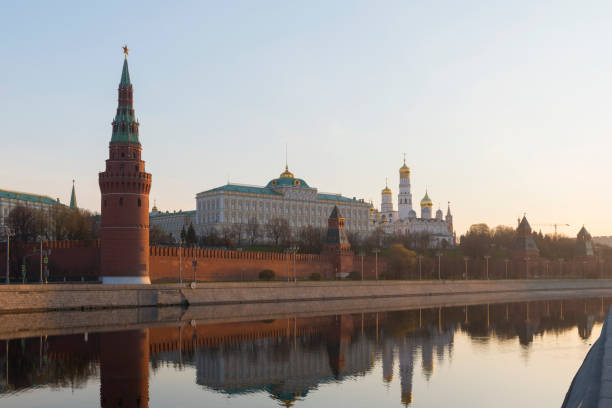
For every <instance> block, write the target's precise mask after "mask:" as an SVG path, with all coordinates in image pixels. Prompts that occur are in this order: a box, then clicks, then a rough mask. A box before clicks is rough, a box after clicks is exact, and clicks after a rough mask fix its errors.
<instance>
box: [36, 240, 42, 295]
mask: <svg viewBox="0 0 612 408" xmlns="http://www.w3.org/2000/svg"><path fill="white" fill-rule="evenodd" d="M37 238H38V240H39V241H40V283H43V249H42V240H43V239H42V235H39V236H38V237H37Z"/></svg>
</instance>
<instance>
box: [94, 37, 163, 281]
mask: <svg viewBox="0 0 612 408" xmlns="http://www.w3.org/2000/svg"><path fill="white" fill-rule="evenodd" d="M123 51H124V53H125V59H124V61H123V71H122V72H121V81H120V82H119V103H118V106H117V114H116V115H115V120H113V123H112V126H113V135H112V138H111V141H110V144H109V149H108V150H109V154H108V159H107V160H106V170H105V171H104V172H101V173H100V174H99V178H98V181H99V184H100V192H101V193H102V202H101V212H102V221H101V228H100V240H101V242H100V246H101V254H100V271H101V276H102V283H121V284H126V283H127V284H129V283H151V281H150V278H149V191H150V190H151V174H149V173H146V172H145V162H144V161H142V160H141V157H140V155H141V151H142V147H141V145H140V140H139V137H138V126H139V123H138V121H137V120H136V118H135V115H134V106H133V89H132V83H131V82H130V73H129V70H128V62H127V54H128V48H127V47H124V48H123Z"/></svg>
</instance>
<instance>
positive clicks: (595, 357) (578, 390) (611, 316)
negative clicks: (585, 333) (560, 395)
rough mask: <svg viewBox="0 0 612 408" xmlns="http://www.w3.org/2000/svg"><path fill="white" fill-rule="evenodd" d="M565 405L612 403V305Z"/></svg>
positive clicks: (600, 407)
mask: <svg viewBox="0 0 612 408" xmlns="http://www.w3.org/2000/svg"><path fill="white" fill-rule="evenodd" d="M562 407H563V408H604V407H605V408H609V407H612V307H611V308H610V311H608V316H607V317H606V320H605V322H604V324H603V327H602V329H601V335H600V336H599V339H597V341H596V342H595V344H593V346H592V347H591V350H589V353H588V354H587V356H586V358H585V359H584V362H583V363H582V365H581V366H580V369H579V370H578V372H577V373H576V376H575V377H574V380H573V381H572V384H571V385H570V388H569V390H568V391H567V394H566V396H565V400H564V401H563V405H562Z"/></svg>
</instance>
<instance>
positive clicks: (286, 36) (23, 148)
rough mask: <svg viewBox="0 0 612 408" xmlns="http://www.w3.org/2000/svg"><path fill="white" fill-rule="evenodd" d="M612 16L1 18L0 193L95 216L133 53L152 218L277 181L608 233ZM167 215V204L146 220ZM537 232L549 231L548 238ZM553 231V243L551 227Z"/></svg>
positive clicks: (469, 218) (489, 5) (292, 6)
mask: <svg viewBox="0 0 612 408" xmlns="http://www.w3.org/2000/svg"><path fill="white" fill-rule="evenodd" d="M611 21H612V2H610V1H587V2H576V1H533V0H530V1H513V2H507V1H461V2H459V1H453V2H445V1H432V2H424V1H423V2H410V1H397V2H394V1H383V2H372V1H321V2H316V1H307V2H306V1H305V2H286V1H278V2H266V1H256V2H255V1H245V2H238V1H228V2H218V1H211V2H201V1H197V2H196V1H194V2H186V1H185V2H183V1H181V2H160V3H159V4H155V2H135V1H134V2H126V1H120V2H119V1H117V2H112V1H105V2H97V4H93V2H62V1H57V2H46V1H41V2H33V1H23V2H20V1H5V2H3V4H2V7H1V11H0V35H1V36H2V39H3V40H2V41H0V54H1V55H2V63H1V64H0V140H1V143H0V146H1V152H2V160H1V161H0V188H5V189H13V190H20V191H27V192H33V193H39V194H46V195H50V196H52V197H59V198H60V199H61V200H62V201H63V202H68V201H69V198H70V188H71V180H72V179H73V178H74V179H76V186H77V199H78V203H79V206H82V207H85V208H89V209H91V210H97V211H99V208H100V203H99V200H100V192H99V188H98V184H97V177H98V172H99V171H101V170H103V169H104V160H105V159H106V157H107V155H108V151H107V146H108V142H109V141H110V137H111V125H110V124H111V121H112V119H113V116H114V111H115V108H116V105H117V86H118V83H119V79H120V74H121V64H122V62H123V55H122V50H121V46H122V45H123V44H124V43H127V45H128V46H129V48H130V49H131V52H130V55H129V63H130V74H131V78H132V82H133V84H134V94H135V97H134V100H135V109H136V113H137V116H138V117H139V119H140V122H141V126H140V136H141V143H142V145H143V158H144V159H145V160H146V161H147V170H148V171H150V172H151V173H152V174H153V187H152V190H151V203H153V199H154V198H155V199H157V204H158V207H160V209H162V210H166V209H169V210H174V209H176V210H178V209H184V210H186V209H194V208H195V194H197V193H198V192H200V191H203V190H206V189H209V188H213V187H216V186H219V185H222V184H225V183H226V182H227V180H228V177H229V179H230V180H231V182H236V183H244V184H256V185H265V184H266V183H267V182H268V181H269V180H270V179H272V178H274V177H277V176H278V175H279V174H280V173H281V171H282V170H283V167H284V164H285V144H288V150H289V168H290V170H291V171H293V172H294V173H295V175H296V176H297V177H300V178H303V179H305V180H306V181H307V182H308V183H309V184H310V185H311V186H314V187H317V188H318V189H319V191H323V192H337V193H342V194H344V195H346V196H349V197H353V196H356V197H359V198H365V199H367V200H369V199H372V200H373V201H374V203H375V204H376V206H377V207H378V205H379V203H380V190H381V189H382V188H383V187H384V184H385V177H388V178H389V186H390V187H391V188H392V189H393V192H394V201H395V206H396V207H397V195H396V194H397V184H398V182H399V180H398V168H399V167H400V166H401V164H402V153H403V152H406V155H407V163H408V165H409V166H410V167H411V169H412V188H413V202H414V203H415V204H417V205H418V203H419V201H420V199H421V198H422V197H423V195H424V193H425V188H426V186H427V187H428V189H429V195H430V196H431V198H432V199H433V200H434V202H435V203H436V209H437V207H438V203H440V204H441V205H442V206H443V207H444V208H445V207H446V202H447V201H451V206H452V211H453V215H454V219H455V227H456V229H457V232H458V233H459V234H461V233H463V232H465V230H466V229H467V228H468V227H469V225H471V224H473V223H478V222H485V223H487V224H489V225H491V226H494V225H498V224H506V225H513V226H514V225H515V223H516V218H517V217H518V216H519V215H522V214H523V212H527V217H528V219H529V220H530V222H531V223H532V225H533V224H538V223H553V222H559V223H568V224H571V226H570V227H569V228H565V229H562V230H561V231H562V232H564V233H567V234H570V235H573V234H575V233H576V232H577V231H578V229H579V228H580V227H581V226H582V224H585V225H586V227H587V229H589V231H590V232H591V233H592V234H593V235H612V217H610V212H611V211H612V208H611V207H612V205H611V204H612V191H611V189H610V184H611V183H610V176H611V175H612V171H611V170H612V157H611V152H612V142H611V141H610V140H611V135H612V120H611V116H610V112H611V110H612V97H611V96H612V52H611V51H610V50H611V46H610V43H611V41H610V40H611V34H610V33H611V31H610V22H611ZM151 205H152V204H151ZM535 228H536V229H539V227H537V226H536V227H535ZM542 230H543V231H544V232H546V231H551V229H550V228H547V227H542Z"/></svg>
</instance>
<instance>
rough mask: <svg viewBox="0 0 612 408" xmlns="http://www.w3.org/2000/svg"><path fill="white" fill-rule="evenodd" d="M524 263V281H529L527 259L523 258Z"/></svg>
mask: <svg viewBox="0 0 612 408" xmlns="http://www.w3.org/2000/svg"><path fill="white" fill-rule="evenodd" d="M523 260H524V261H525V279H529V257H528V256H527V257H525V258H523Z"/></svg>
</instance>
